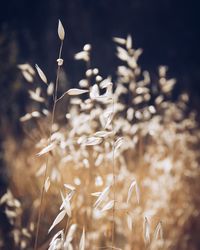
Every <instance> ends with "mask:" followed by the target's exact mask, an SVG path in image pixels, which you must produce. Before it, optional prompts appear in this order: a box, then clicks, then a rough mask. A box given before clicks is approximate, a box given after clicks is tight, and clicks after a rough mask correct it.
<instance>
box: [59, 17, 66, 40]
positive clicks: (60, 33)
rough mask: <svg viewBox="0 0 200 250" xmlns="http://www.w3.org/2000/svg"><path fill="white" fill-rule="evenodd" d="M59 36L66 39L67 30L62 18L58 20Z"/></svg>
mask: <svg viewBox="0 0 200 250" xmlns="http://www.w3.org/2000/svg"><path fill="white" fill-rule="evenodd" d="M58 36H59V38H60V40H61V41H63V40H64V39H65V30H64V27H63V25H62V23H61V21H60V20H58Z"/></svg>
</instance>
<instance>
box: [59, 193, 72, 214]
mask: <svg viewBox="0 0 200 250" xmlns="http://www.w3.org/2000/svg"><path fill="white" fill-rule="evenodd" d="M60 195H61V198H62V205H61V206H60V210H62V209H63V208H64V209H65V211H66V213H67V215H68V216H69V217H71V216H72V211H71V204H70V199H69V196H68V195H67V196H66V198H64V196H63V194H62V192H60Z"/></svg>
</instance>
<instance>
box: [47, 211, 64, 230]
mask: <svg viewBox="0 0 200 250" xmlns="http://www.w3.org/2000/svg"><path fill="white" fill-rule="evenodd" d="M65 215H66V211H65V210H62V211H61V212H60V213H59V214H58V215H57V216H56V218H55V220H54V222H53V223H52V225H51V227H50V228H49V231H48V233H50V232H51V230H52V229H53V228H54V227H55V226H56V225H57V224H58V223H60V222H61V221H62V220H63V218H64V217H65Z"/></svg>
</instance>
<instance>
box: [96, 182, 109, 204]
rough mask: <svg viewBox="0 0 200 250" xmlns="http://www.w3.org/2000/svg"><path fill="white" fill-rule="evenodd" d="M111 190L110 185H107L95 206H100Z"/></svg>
mask: <svg viewBox="0 0 200 250" xmlns="http://www.w3.org/2000/svg"><path fill="white" fill-rule="evenodd" d="M109 191H110V186H108V187H106V188H105V189H104V190H103V192H102V193H101V194H100V196H99V197H98V199H97V200H96V202H95V203H94V208H97V207H99V205H100V204H101V203H102V201H104V200H105V199H106V197H107V195H108V193H109Z"/></svg>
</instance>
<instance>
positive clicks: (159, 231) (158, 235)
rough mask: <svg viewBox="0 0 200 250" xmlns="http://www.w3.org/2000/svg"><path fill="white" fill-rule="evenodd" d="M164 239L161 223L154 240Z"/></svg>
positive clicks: (158, 225) (157, 227) (155, 232)
mask: <svg viewBox="0 0 200 250" xmlns="http://www.w3.org/2000/svg"><path fill="white" fill-rule="evenodd" d="M159 238H160V239H163V230H162V223H161V222H159V223H158V224H157V226H156V229H155V231H154V240H158V239H159Z"/></svg>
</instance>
